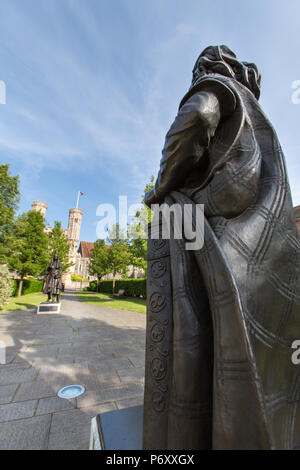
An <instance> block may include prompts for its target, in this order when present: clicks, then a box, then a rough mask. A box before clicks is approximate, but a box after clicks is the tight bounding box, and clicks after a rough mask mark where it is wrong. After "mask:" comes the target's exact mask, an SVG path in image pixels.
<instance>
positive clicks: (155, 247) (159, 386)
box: [143, 238, 172, 449]
mask: <svg viewBox="0 0 300 470" xmlns="http://www.w3.org/2000/svg"><path fill="white" fill-rule="evenodd" d="M147 258H148V279H147V338H146V374H145V396H144V435H143V441H144V443H143V446H144V448H146V449H161V448H167V433H165V436H163V435H162V430H165V429H167V427H168V392H169V383H170V370H171V367H172V364H171V360H172V350H171V347H172V344H171V337H172V293H171V276H170V258H169V241H168V240H152V239H151V238H150V239H149V241H148V252H147Z"/></svg>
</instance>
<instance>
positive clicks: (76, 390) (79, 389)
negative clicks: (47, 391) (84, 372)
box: [57, 385, 85, 399]
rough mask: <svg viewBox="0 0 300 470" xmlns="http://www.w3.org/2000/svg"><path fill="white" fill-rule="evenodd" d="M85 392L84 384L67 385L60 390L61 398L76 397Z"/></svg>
mask: <svg viewBox="0 0 300 470" xmlns="http://www.w3.org/2000/svg"><path fill="white" fill-rule="evenodd" d="M84 392H85V388H84V387H83V386H82V385H68V386H67V387H64V388H62V389H61V390H60V391H59V392H58V394H57V395H58V396H59V397H60V398H69V399H70V398H76V397H79V395H82V394H83V393H84Z"/></svg>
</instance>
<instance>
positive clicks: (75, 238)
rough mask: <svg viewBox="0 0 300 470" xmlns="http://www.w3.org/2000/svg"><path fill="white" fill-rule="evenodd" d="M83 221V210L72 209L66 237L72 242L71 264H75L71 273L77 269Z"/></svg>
mask: <svg viewBox="0 0 300 470" xmlns="http://www.w3.org/2000/svg"><path fill="white" fill-rule="evenodd" d="M81 219H82V210H81V209H70V211H69V224H68V228H67V230H66V235H67V237H68V239H69V241H70V244H71V246H70V262H71V263H73V266H71V267H70V269H69V273H74V272H75V267H76V257H77V250H78V242H79V237H80V226H81Z"/></svg>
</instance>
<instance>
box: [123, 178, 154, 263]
mask: <svg viewBox="0 0 300 470" xmlns="http://www.w3.org/2000/svg"><path fill="white" fill-rule="evenodd" d="M152 188H154V176H153V175H152V176H151V179H150V182H149V183H147V184H146V186H145V189H144V194H143V195H142V207H141V209H140V210H139V211H137V212H136V214H135V217H134V218H133V219H132V221H131V223H130V225H129V227H128V236H129V239H130V251H131V256H132V264H133V266H136V267H138V268H142V269H144V270H145V271H146V269H147V261H146V253H147V236H146V226H147V224H148V223H150V222H151V219H152V211H151V209H149V207H148V206H146V204H145V203H144V196H145V194H146V192H147V191H149V190H150V189H152Z"/></svg>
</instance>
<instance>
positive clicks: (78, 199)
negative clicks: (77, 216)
mask: <svg viewBox="0 0 300 470" xmlns="http://www.w3.org/2000/svg"><path fill="white" fill-rule="evenodd" d="M79 194H80V191H78V193H77V202H76V209H78V204H79Z"/></svg>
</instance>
